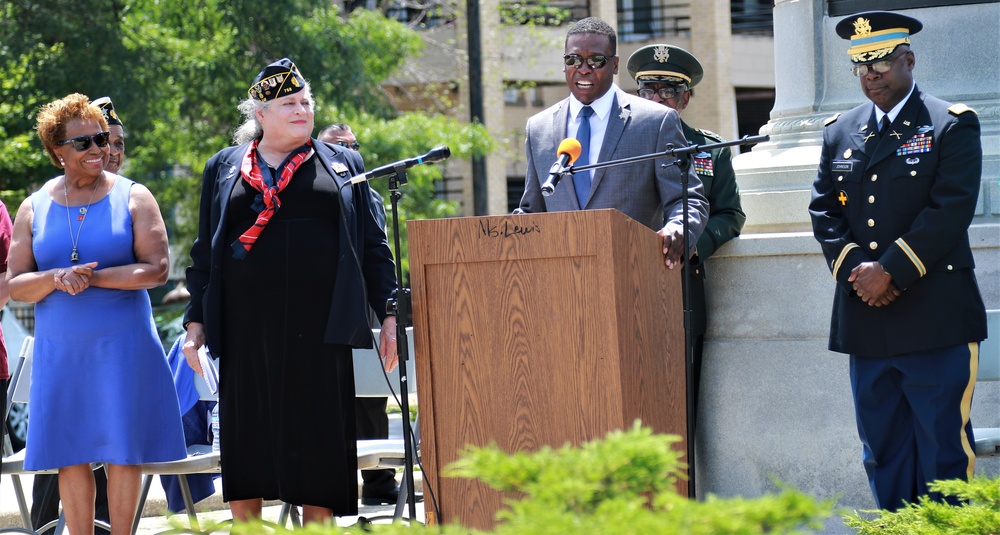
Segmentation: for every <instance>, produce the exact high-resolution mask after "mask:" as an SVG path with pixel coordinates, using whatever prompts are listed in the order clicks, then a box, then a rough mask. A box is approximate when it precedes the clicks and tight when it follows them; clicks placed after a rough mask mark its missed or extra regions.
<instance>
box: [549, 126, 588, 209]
mask: <svg viewBox="0 0 1000 535" xmlns="http://www.w3.org/2000/svg"><path fill="white" fill-rule="evenodd" d="M582 150H583V147H581V146H580V142H579V141H577V140H576V139H575V138H571V137H568V138H566V139H564V140H562V141H560V142H559V148H558V149H556V154H558V155H559V159H557V160H556V161H555V163H553V164H552V167H550V168H549V179H548V180H546V181H545V183H544V184H542V195H544V196H546V197H548V196H549V195H552V193H553V192H555V190H556V184H558V183H559V179H561V178H562V175H563V169H564V168H565V167H566V166H567V165H569V164H572V163H573V162H575V161H576V159H577V158H579V157H580V151H582Z"/></svg>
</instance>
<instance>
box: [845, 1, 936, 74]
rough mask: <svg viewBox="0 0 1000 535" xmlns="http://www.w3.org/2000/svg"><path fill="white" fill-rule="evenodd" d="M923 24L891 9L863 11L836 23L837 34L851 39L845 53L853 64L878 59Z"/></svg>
mask: <svg viewBox="0 0 1000 535" xmlns="http://www.w3.org/2000/svg"><path fill="white" fill-rule="evenodd" d="M923 27H924V25H923V24H921V23H920V21H919V20H917V19H915V18H913V17H907V16H906V15H900V14H899V13H893V12H891V11H866V12H864V13H858V14H855V15H851V16H850V17H847V18H846V19H844V20H842V21H840V22H838V23H837V35H839V36H841V37H843V38H844V39H850V40H851V48H849V49H847V53H848V54H849V55H850V56H851V61H852V62H854V63H869V62H872V61H878V60H880V59H882V58H884V57H886V56H888V55H889V54H892V51H893V50H895V49H896V47H897V46H899V45H908V44H910V36H911V35H913V34H915V33H917V32H919V31H920V30H921V29H922V28H923Z"/></svg>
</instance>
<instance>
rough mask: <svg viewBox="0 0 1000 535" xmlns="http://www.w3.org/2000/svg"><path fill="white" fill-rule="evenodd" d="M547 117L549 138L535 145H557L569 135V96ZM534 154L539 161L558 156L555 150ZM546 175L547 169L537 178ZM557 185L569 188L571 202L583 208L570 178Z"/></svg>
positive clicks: (552, 159)
mask: <svg viewBox="0 0 1000 535" xmlns="http://www.w3.org/2000/svg"><path fill="white" fill-rule="evenodd" d="M549 119H550V121H551V122H550V123H549V127H548V132H547V133H546V135H549V136H551V139H539V140H538V141H537V142H536V143H535V145H536V146H537V147H545V148H547V147H558V146H559V144H560V143H562V140H564V139H566V138H567V137H569V97H566V98H565V99H563V101H562V102H560V103H559V106H557V107H556V109H555V110H553V111H552V117H550V118H549ZM535 156H536V157H537V158H538V161H540V162H554V161H555V160H556V158H558V157H559V155H558V154H556V153H555V151H553V152H552V154H536V155H535ZM547 165H551V164H547ZM546 169H547V168H546ZM547 176H548V172H547V171H546V174H545V175H542V174H541V173H539V175H538V179H539V180H540V181H541V180H544V178H543V177H547ZM563 178H567V177H563ZM559 187H560V188H565V189H568V190H570V192H571V193H572V194H571V195H569V197H571V198H572V199H573V200H572V202H574V203H576V205H577V208H578V209H581V208H583V207H582V206H580V201H579V200H578V199H577V197H576V185H575V184H573V181H572V180H562V181H560V182H559Z"/></svg>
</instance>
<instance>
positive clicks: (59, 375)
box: [24, 175, 186, 470]
mask: <svg viewBox="0 0 1000 535" xmlns="http://www.w3.org/2000/svg"><path fill="white" fill-rule="evenodd" d="M111 178H112V179H113V180H114V185H113V186H112V188H111V192H110V193H109V194H108V195H107V196H105V197H104V198H103V199H100V200H98V201H96V202H94V203H93V204H91V205H90V207H89V208H88V211H87V215H86V218H85V219H84V221H83V222H82V223H83V227H82V228H81V227H80V225H81V221H79V220H78V218H79V217H80V208H81V207H79V206H73V207H69V208H67V207H66V206H63V205H61V204H57V203H55V202H53V200H52V199H51V198H50V197H49V195H48V193H47V190H48V188H47V187H43V188H42V189H40V190H39V191H37V192H35V193H34V194H32V196H31V206H32V209H33V211H34V221H33V223H32V229H31V232H32V251H33V252H34V254H35V261H36V263H37V265H38V270H39V271H44V270H47V269H52V268H65V267H68V266H71V265H72V263H71V262H70V254H71V252H72V250H73V245H72V243H73V241H72V238H71V236H70V232H71V230H70V229H72V233H73V237H75V236H76V233H77V231H78V230H79V233H80V234H79V241H78V244H77V245H78V252H79V254H80V263H87V262H93V261H97V262H98V266H97V269H101V268H102V267H110V266H120V265H125V264H131V263H134V262H135V255H134V253H133V251H132V216H131V214H130V213H129V209H128V201H129V190H130V188H131V187H132V185H133V184H134V182H132V181H131V180H129V179H127V178H125V177H121V176H117V175H111ZM56 180H58V179H56ZM67 210H68V211H69V221H67ZM29 407H30V410H31V418H30V419H29V421H28V440H27V451H26V456H25V463H24V464H25V468H27V469H29V470H41V469H50V468H57V467H63V466H70V465H75V464H82V463H90V462H105V463H112V464H141V463H146V462H161V461H170V460H175V459H181V458H183V457H184V456H185V455H186V448H185V442H184V430H183V426H182V423H181V414H180V407H179V405H178V402H177V392H176V391H175V390H174V383H173V378H172V375H171V372H170V368H169V366H168V365H167V360H166V356H165V354H164V352H163V346H162V345H161V344H160V340H159V337H158V335H157V333H156V326H155V324H154V322H153V316H152V308H151V306H150V302H149V295H148V294H147V293H146V292H145V291H143V290H112V289H107V288H94V287H91V288H87V289H86V290H84V291H83V292H81V293H79V294H77V295H75V296H74V295H70V294H68V293H65V292H62V291H59V290H56V291H53V292H52V293H51V294H49V295H48V296H46V297H45V298H44V299H42V300H41V301H39V302H38V303H36V305H35V351H34V363H33V368H32V373H31V394H30V401H29Z"/></svg>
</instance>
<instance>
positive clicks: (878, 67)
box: [851, 51, 909, 78]
mask: <svg viewBox="0 0 1000 535" xmlns="http://www.w3.org/2000/svg"><path fill="white" fill-rule="evenodd" d="M907 52H909V51H907ZM907 52H903V53H902V54H899V55H898V56H893V57H891V58H888V59H883V60H882V61H876V62H875V63H868V64H866V65H855V66H853V67H851V72H853V73H854V76H857V77H858V78H861V77H863V76H868V71H869V70H872V71H875V74H885V73H887V72H889V70H890V69H892V63H893V62H894V61H896V60H897V59H899V58H901V57H903V56H905V55H906V54H907Z"/></svg>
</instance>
